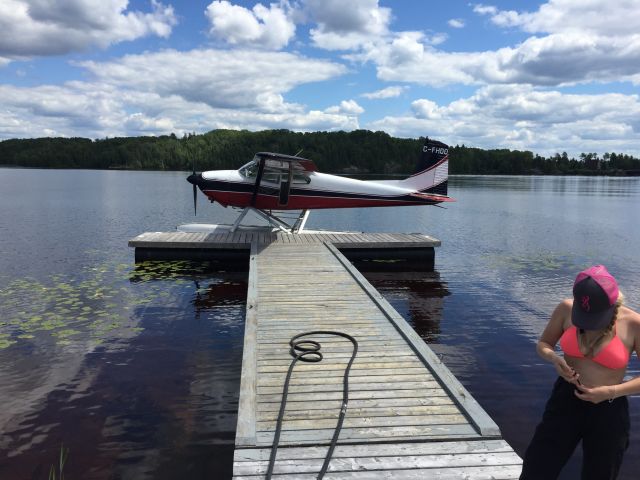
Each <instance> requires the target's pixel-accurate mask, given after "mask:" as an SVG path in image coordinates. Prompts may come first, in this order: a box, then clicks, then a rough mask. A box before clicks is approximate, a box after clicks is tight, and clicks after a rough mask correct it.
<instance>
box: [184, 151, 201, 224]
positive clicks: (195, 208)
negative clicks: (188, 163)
mask: <svg viewBox="0 0 640 480" xmlns="http://www.w3.org/2000/svg"><path fill="white" fill-rule="evenodd" d="M198 177H200V175H198V174H196V159H195V158H194V159H193V173H192V174H191V175H189V176H188V177H187V182H189V183H190V184H192V185H193V214H194V215H197V214H198Z"/></svg>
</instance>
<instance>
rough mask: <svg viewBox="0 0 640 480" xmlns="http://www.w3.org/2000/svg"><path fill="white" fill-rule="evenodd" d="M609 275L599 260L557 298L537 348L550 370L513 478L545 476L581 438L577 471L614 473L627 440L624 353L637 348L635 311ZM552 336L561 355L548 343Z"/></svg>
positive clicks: (634, 384)
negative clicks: (552, 374) (538, 418)
mask: <svg viewBox="0 0 640 480" xmlns="http://www.w3.org/2000/svg"><path fill="white" fill-rule="evenodd" d="M622 302H623V296H622V293H620V291H619V289H618V284H617V283H616V280H615V278H613V276H611V274H610V273H609V272H608V271H607V269H606V268H605V267H604V266H602V265H596V266H594V267H591V268H588V269H587V270H584V271H582V272H580V273H579V274H578V276H577V277H576V280H575V282H574V284H573V299H567V300H563V301H562V302H560V304H559V305H558V306H557V307H556V309H555V310H554V311H553V314H552V315H551V319H550V320H549V323H548V324H547V326H546V328H545V329H544V332H543V333H542V336H541V337H540V341H539V342H538V345H537V351H538V354H539V355H540V356H541V357H542V358H543V359H545V360H546V361H548V362H550V363H552V364H553V365H554V366H555V368H556V371H557V372H558V375H559V376H560V377H559V378H558V380H556V382H555V384H554V387H553V391H552V393H551V398H549V400H548V402H547V406H546V408H545V411H544V415H543V417H542V422H541V423H540V424H539V425H538V427H537V428H536V432H535V434H534V436H533V439H532V440H531V444H530V445H529V448H527V451H526V453H525V456H524V464H523V468H522V475H521V476H520V480H533V479H536V480H537V479H539V480H553V479H555V478H557V477H558V475H559V474H560V470H561V469H562V467H563V466H564V465H565V463H566V462H567V461H568V460H569V457H570V456H571V454H572V453H573V451H574V450H575V448H576V445H577V444H578V442H579V441H580V440H582V450H583V457H584V458H583V464H582V479H583V480H587V479H593V480H605V479H615V478H616V477H617V475H618V471H619V469H620V465H621V463H622V457H623V455H624V451H625V450H626V448H627V446H628V444H629V405H628V402H627V398H626V395H631V394H637V393H640V377H636V378H633V379H631V380H628V381H626V382H623V378H624V375H625V372H626V369H627V364H628V362H629V356H630V354H631V353H632V352H633V351H635V352H636V354H638V355H640V314H638V313H637V312H634V311H633V310H631V309H630V308H627V307H625V306H623V305H622ZM558 341H559V342H560V347H561V348H562V350H563V352H564V356H560V355H558V354H556V352H555V350H554V347H555V345H556V343H558Z"/></svg>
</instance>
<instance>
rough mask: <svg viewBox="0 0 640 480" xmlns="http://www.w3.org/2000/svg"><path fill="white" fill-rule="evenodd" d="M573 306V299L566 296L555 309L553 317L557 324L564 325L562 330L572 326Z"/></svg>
mask: <svg viewBox="0 0 640 480" xmlns="http://www.w3.org/2000/svg"><path fill="white" fill-rule="evenodd" d="M572 307H573V299H572V298H565V299H564V300H562V301H561V302H560V303H558V305H557V306H556V308H555V309H554V310H553V314H552V315H551V319H552V321H553V322H554V323H556V324H557V325H561V326H562V330H566V329H567V328H569V327H570V326H571V308H572Z"/></svg>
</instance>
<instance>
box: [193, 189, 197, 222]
mask: <svg viewBox="0 0 640 480" xmlns="http://www.w3.org/2000/svg"><path fill="white" fill-rule="evenodd" d="M197 204H198V189H197V187H196V184H195V183H194V184H193V214H194V215H197V214H198V209H197Z"/></svg>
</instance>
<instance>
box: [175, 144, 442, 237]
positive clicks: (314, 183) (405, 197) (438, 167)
mask: <svg viewBox="0 0 640 480" xmlns="http://www.w3.org/2000/svg"><path fill="white" fill-rule="evenodd" d="M448 165H449V148H448V146H447V145H445V144H444V143H441V142H437V141H434V140H429V139H427V140H426V142H425V144H424V146H423V147H422V154H421V156H420V159H419V161H418V165H417V166H416V169H415V173H414V174H413V175H411V176H410V177H408V178H406V179H404V180H379V181H373V180H370V181H363V180H356V179H353V178H346V177H341V176H337V175H329V174H325V173H320V172H318V170H317V169H316V166H315V164H314V163H313V161H311V160H308V159H306V158H302V157H298V156H291V155H282V154H279V153H267V152H260V153H257V154H256V155H255V157H254V158H253V160H251V161H250V162H249V163H247V164H246V165H244V166H242V167H241V168H240V169H238V170H212V171H208V172H202V173H200V174H196V173H195V171H194V172H193V174H192V175H189V177H188V178H187V180H188V181H189V183H191V184H193V201H194V207H195V202H196V195H197V190H196V187H198V188H200V190H202V192H203V193H204V194H205V195H206V196H207V197H208V198H209V200H210V201H211V202H213V201H217V202H218V203H220V204H221V205H223V206H225V207H226V206H232V207H241V208H244V211H243V212H242V214H241V215H240V217H239V218H238V220H237V221H236V223H235V224H234V225H233V227H232V229H231V231H235V229H236V228H237V227H238V225H239V224H240V222H241V221H242V219H243V218H244V216H245V215H246V214H247V212H249V211H254V212H256V213H257V214H258V215H260V216H262V217H263V218H265V219H266V220H267V221H269V223H271V224H272V225H274V226H276V227H278V228H281V229H283V230H285V231H289V232H292V233H293V232H299V231H301V230H302V229H303V228H304V223H305V222H306V220H307V217H308V212H309V210H312V209H320V208H353V207H390V206H404V205H436V204H438V203H441V202H450V201H453V199H452V198H450V197H448V196H447V178H448V171H449V168H448ZM272 210H301V213H300V215H299V217H298V218H297V220H296V222H295V223H294V224H293V225H288V224H287V223H286V222H284V221H283V220H281V219H279V218H278V217H276V216H275V215H273V213H272Z"/></svg>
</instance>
